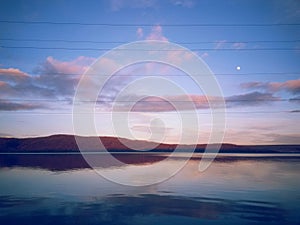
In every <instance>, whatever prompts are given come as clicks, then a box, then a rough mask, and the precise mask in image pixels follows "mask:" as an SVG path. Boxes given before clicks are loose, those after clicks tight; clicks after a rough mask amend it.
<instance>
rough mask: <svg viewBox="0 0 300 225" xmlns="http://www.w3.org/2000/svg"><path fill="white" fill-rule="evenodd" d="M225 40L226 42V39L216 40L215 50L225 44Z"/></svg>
mask: <svg viewBox="0 0 300 225" xmlns="http://www.w3.org/2000/svg"><path fill="white" fill-rule="evenodd" d="M226 42H227V41H226V40H221V41H216V42H215V47H214V49H215V50H218V49H222V48H223V47H224V46H225V44H226Z"/></svg>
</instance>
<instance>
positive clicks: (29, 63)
mask: <svg viewBox="0 0 300 225" xmlns="http://www.w3.org/2000/svg"><path fill="white" fill-rule="evenodd" d="M0 5H1V7H0V28H1V35H0V43H1V44H0V45H1V50H0V59H1V60H0V120H1V127H0V134H1V136H16V137H24V136H44V135H50V134H56V133H68V134H70V133H73V127H72V114H71V113H72V99H73V97H74V93H75V89H76V87H77V84H78V81H79V80H80V75H76V74H83V73H84V71H85V70H86V69H88V68H89V66H90V65H91V64H92V63H93V62H94V61H95V60H96V59H97V58H98V57H100V56H101V55H102V54H104V53H105V52H106V51H105V50H101V49H112V48H114V47H117V46H118V45H119V44H121V43H129V42H133V41H139V40H147V39H154V40H164V41H169V42H174V43H178V44H181V45H182V46H184V47H186V48H188V49H191V50H192V51H193V52H195V53H196V54H197V55H198V56H199V57H201V58H202V59H203V60H204V61H205V63H206V64H207V65H208V66H209V68H210V69H211V70H212V72H213V73H214V74H215V75H216V77H217V79H218V82H219V84H220V86H221V88H222V91H223V93H224V97H225V100H226V101H227V107H228V108H227V112H228V114H227V128H226V134H225V139H224V141H225V142H231V143H238V144H281V143H283V144H295V143H298V144H299V140H300V136H299V133H300V132H299V131H300V130H299V127H297V126H296V124H298V123H299V122H300V121H299V110H300V109H299V98H300V80H299V76H300V64H299V61H300V60H299V59H300V29H299V28H300V25H299V24H300V3H299V1H296V0H287V1H280V0H267V1H261V0H252V1H250V0H228V1H208V0H207V1H205V0H199V1H196V0H165V1H156V0H140V1H138V0H133V1H129V0H119V1H117V0H108V1H86V2H85V1H71V2H70V1H2V2H1V3H0ZM22 22H25V23H22ZM32 22H34V23H32ZM35 22H38V23H35ZM39 22H42V23H39ZM44 22H45V23H44ZM91 24H98V25H91ZM99 24H108V25H109V26H105V25H99ZM120 24H123V25H120ZM124 24H125V25H126V24H127V25H129V26H124ZM274 24H281V25H274ZM297 24H298V25H297ZM112 25H114V26H112ZM174 25H175V26H174ZM178 25H186V26H178ZM193 25H197V26H193ZM199 25H200V26H199ZM228 25H230V26H228ZM232 25H233V26H232ZM237 25H240V26H237ZM177 57H178V58H180V57H181V56H180V55H178V56H177ZM144 66H145V65H144ZM237 67H240V69H237ZM145 68H146V66H145V67H143V65H141V66H140V67H138V66H137V67H134V68H131V69H128V70H127V71H126V70H125V72H127V73H132V74H134V73H137V72H136V71H138V73H145V71H146V69H145ZM155 68H156V70H157V71H158V72H160V73H161V75H164V76H166V74H163V72H162V71H163V69H162V68H160V67H159V66H158V67H155ZM170 71H171V72H172V73H177V72H178V71H175V70H172V69H171V70H169V72H170ZM123 72H124V71H123ZM152 72H153V71H152ZM67 74H69V75H67ZM166 77H167V78H168V79H170V80H172V81H173V82H175V83H177V84H180V85H182V86H183V87H184V89H185V90H186V91H187V92H188V94H189V95H191V96H198V97H193V99H197V98H201V96H202V95H203V93H202V92H201V90H198V89H197V86H195V85H194V84H193V82H191V81H190V80H189V79H188V77H186V76H178V77H172V76H171V77H168V76H166ZM129 81H132V80H130V79H129V80H127V82H129ZM122 82H123V83H122ZM126 84H127V83H126V79H125V81H124V79H122V77H121V76H116V77H114V78H113V80H112V81H111V83H109V84H108V86H110V87H112V88H115V89H116V88H119V87H120V86H122V85H123V86H126ZM153 88H155V87H153ZM169 95H170V96H173V99H179V100H180V96H176V93H169ZM295 99H296V100H295ZM149 106H151V105H150V103H149V105H148V106H147V107H145V108H144V109H143V110H142V112H137V115H135V120H132V121H131V125H130V126H131V128H132V130H133V132H136V133H135V137H136V138H141V139H147V137H149V135H150V134H149V121H150V120H151V118H153V117H152V116H150V114H155V116H158V115H159V116H161V117H164V121H165V125H166V128H167V129H166V130H165V132H166V133H165V134H164V135H165V139H164V141H165V142H177V140H178V137H179V136H180V130H178V123H177V122H176V121H175V120H174V118H173V115H172V110H171V111H168V113H166V112H165V111H164V110H156V111H155V110H152V112H151V111H150V112H145V111H146V109H148V108H149ZM98 107H99V108H101V107H102V108H101V110H102V111H105V110H108V109H105V107H104V105H99V106H98ZM197 112H198V113H199V118H200V119H199V126H200V127H201V129H200V130H197V131H195V130H191V132H197V133H199V141H201V142H206V138H207V137H208V135H209V129H210V126H211V124H210V123H209V122H208V121H210V120H209V118H208V117H207V115H206V114H205V113H207V112H209V110H208V109H207V108H198V110H197ZM95 120H96V121H97V126H98V128H97V130H98V131H99V135H114V133H113V128H112V125H111V121H110V119H109V116H108V115H104V114H103V116H101V117H100V118H98V117H97V118H96V119H95Z"/></svg>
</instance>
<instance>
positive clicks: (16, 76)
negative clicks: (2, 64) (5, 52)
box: [0, 68, 29, 82]
mask: <svg viewBox="0 0 300 225" xmlns="http://www.w3.org/2000/svg"><path fill="white" fill-rule="evenodd" d="M28 78H29V75H28V74H27V73H25V72H22V71H20V70H19V69H16V68H8V69H5V68H0V80H2V81H8V82H19V81H20V80H24V79H28Z"/></svg>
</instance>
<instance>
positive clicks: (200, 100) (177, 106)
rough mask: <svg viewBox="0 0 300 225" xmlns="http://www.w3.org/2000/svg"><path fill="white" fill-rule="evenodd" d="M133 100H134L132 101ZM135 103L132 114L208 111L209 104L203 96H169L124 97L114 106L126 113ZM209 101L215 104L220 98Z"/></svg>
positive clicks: (212, 98)
mask: <svg viewBox="0 0 300 225" xmlns="http://www.w3.org/2000/svg"><path fill="white" fill-rule="evenodd" d="M133 99H134V100H133ZM136 99H140V100H139V101H137V102H136V103H135V104H134V105H133V107H132V108H131V111H132V112H170V111H186V110H195V109H208V108H209V107H210V106H209V103H208V100H207V97H206V96H205V95H170V96H133V95H132V96H124V97H123V99H121V100H120V99H119V100H120V101H119V102H117V105H115V109H116V110H118V111H124V110H125V111H128V110H130V109H129V106H131V105H132V102H135V100H136ZM209 99H210V101H211V102H213V103H215V106H217V105H216V104H217V103H218V102H219V101H220V100H221V99H220V97H213V96H211V97H209ZM129 103H131V104H129Z"/></svg>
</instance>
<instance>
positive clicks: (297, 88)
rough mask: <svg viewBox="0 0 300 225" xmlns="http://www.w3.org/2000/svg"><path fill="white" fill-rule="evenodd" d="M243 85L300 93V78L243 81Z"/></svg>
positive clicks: (243, 86) (245, 86)
mask: <svg viewBox="0 0 300 225" xmlns="http://www.w3.org/2000/svg"><path fill="white" fill-rule="evenodd" d="M241 87H242V88H245V89H262V90H266V91H272V92H278V91H282V90H284V91H287V92H290V93H292V94H299V93H300V79H298V80H288V81H285V82H248V83H242V84H241Z"/></svg>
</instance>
